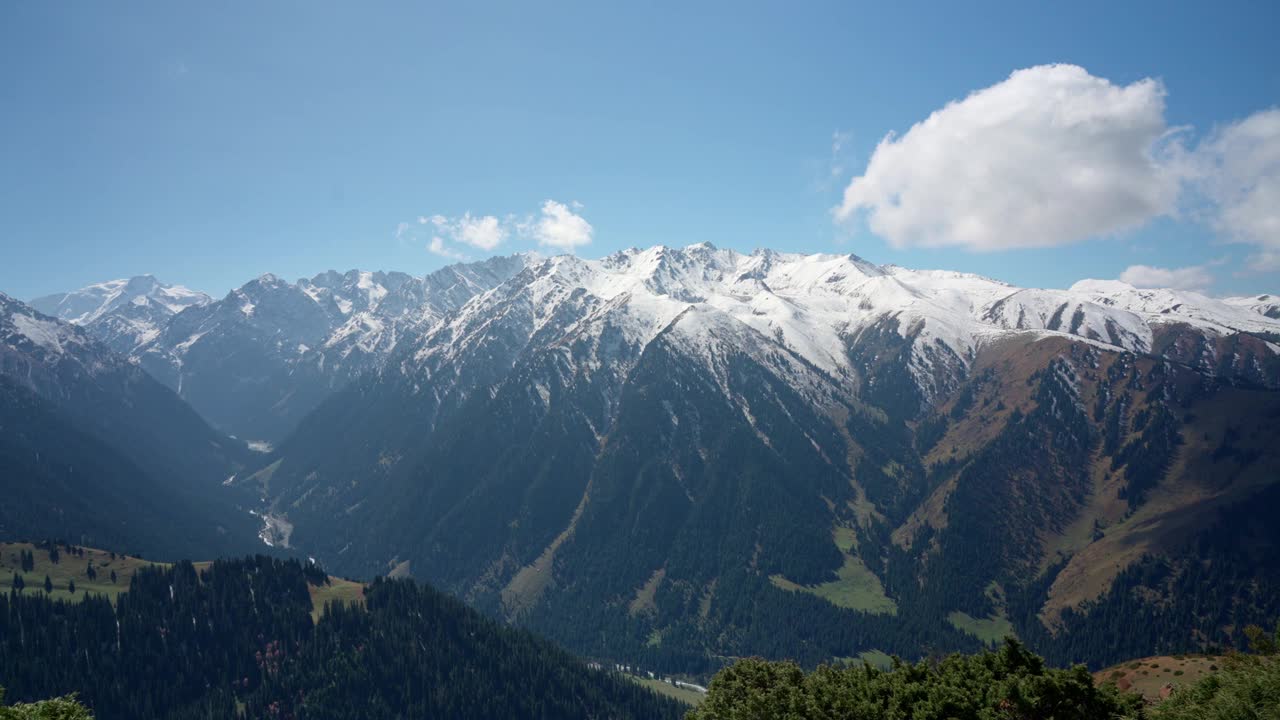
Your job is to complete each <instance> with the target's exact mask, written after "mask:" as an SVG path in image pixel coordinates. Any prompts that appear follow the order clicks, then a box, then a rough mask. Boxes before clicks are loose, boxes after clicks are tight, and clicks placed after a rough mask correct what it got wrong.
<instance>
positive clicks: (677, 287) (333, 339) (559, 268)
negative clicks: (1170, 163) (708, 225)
mask: <svg viewBox="0 0 1280 720" xmlns="http://www.w3.org/2000/svg"><path fill="white" fill-rule="evenodd" d="M40 302H41V303H43V304H44V305H45V306H47V307H50V308H51V309H55V310H56V311H57V312H58V313H60V315H61V316H62V317H64V318H66V319H69V320H71V321H73V322H76V323H79V324H83V325H85V326H86V327H87V328H89V329H90V331H91V332H93V334H94V335H95V336H96V337H98V338H99V339H101V340H103V341H104V342H107V343H108V344H110V345H111V346H112V347H113V348H114V349H117V350H122V351H125V352H127V353H128V354H129V355H130V356H132V357H133V358H135V359H136V360H138V361H139V362H140V363H141V364H142V365H143V366H144V367H145V368H146V369H147V370H148V371H149V372H151V373H152V374H153V375H154V376H156V377H157V378H159V379H160V380H161V381H162V382H164V383H166V384H168V385H169V386H170V387H172V388H174V389H175V390H177V391H178V392H179V393H180V394H181V395H182V396H183V397H184V398H186V399H188V400H189V401H190V402H191V403H192V404H193V405H194V406H195V407H196V408H197V409H198V410H200V412H202V413H203V414H204V415H205V416H206V417H207V418H209V419H210V420H211V421H212V422H214V423H215V424H217V425H218V426H219V427H222V428H223V429H225V430H227V431H228V432H231V433H233V434H236V435H238V436H242V437H249V438H254V439H268V440H278V439H280V438H282V437H283V436H284V435H285V434H286V433H287V432H288V431H289V430H291V429H292V428H293V427H294V425H295V424H296V422H297V421H298V420H299V419H300V418H301V417H302V416H303V415H305V413H306V412H307V411H309V410H310V409H311V408H313V407H315V405H316V404H318V403H319V402H320V401H321V400H323V399H324V398H325V397H327V396H328V395H329V394H330V393H331V392H333V391H334V390H335V389H337V388H340V387H342V386H343V385H345V384H346V383H347V382H349V381H350V380H351V379H352V378H354V377H356V376H358V375H360V374H362V373H366V372H370V371H373V370H375V369H378V368H380V367H381V366H382V365H383V364H384V363H386V362H387V361H388V358H391V357H392V355H393V350H394V349H395V348H397V346H401V345H404V346H406V347H408V346H413V347H414V348H415V350H414V351H413V353H412V357H409V358H406V357H401V356H397V357H396V358H395V359H394V360H392V362H393V363H395V364H396V365H397V367H398V368H399V369H400V370H401V371H403V372H413V371H414V369H415V368H417V367H419V366H420V367H421V369H422V372H423V373H425V374H426V376H428V377H435V375H436V374H437V373H445V374H448V373H449V372H454V371H456V372H457V373H459V378H462V377H463V376H466V375H467V374H468V373H472V372H479V371H475V370H473V369H468V368H465V367H455V368H454V370H452V371H451V370H448V369H446V368H445V367H444V366H443V365H441V363H445V364H448V363H449V358H452V357H463V356H465V355H466V354H467V353H468V352H471V349H472V348H473V347H476V346H479V345H486V346H489V345H494V344H495V343H500V344H501V347H497V346H495V347H493V348H492V350H493V351H494V352H496V353H498V354H499V355H501V354H502V353H508V354H509V357H507V361H508V362H514V357H515V355H513V354H510V353H517V352H532V351H533V350H532V349H526V348H525V346H526V345H527V344H530V343H532V345H530V348H537V347H540V346H539V345H538V343H541V342H563V341H566V340H567V339H568V338H569V337H573V338H578V339H579V340H581V341H586V340H589V339H590V338H592V337H595V336H599V335H600V334H602V333H606V332H608V333H610V337H615V336H616V339H617V340H619V341H620V342H622V344H623V345H624V346H625V348H626V349H623V347H622V346H612V345H609V346H607V347H605V348H604V350H606V351H607V352H609V353H612V355H610V356H606V357H593V358H591V359H590V360H588V361H586V362H588V364H589V365H591V366H592V367H597V368H599V367H604V368H605V371H606V372H611V373H614V374H625V372H626V369H627V367H628V366H629V364H630V363H633V362H634V359H635V355H636V354H637V353H639V352H640V351H642V350H643V348H644V347H646V346H647V344H648V343H650V342H651V341H652V340H653V338H654V337H656V335H657V334H658V333H660V332H662V331H663V330H664V329H665V328H667V327H668V326H669V325H670V324H671V323H672V322H673V321H674V320H675V319H676V318H677V317H679V316H681V315H682V313H685V312H686V311H689V312H690V313H691V314H690V315H689V317H688V318H684V319H683V320H682V321H681V325H683V326H687V325H688V324H689V323H691V322H693V321H694V318H698V317H703V318H708V319H714V322H713V324H715V323H722V322H727V321H732V323H734V324H735V326H741V327H742V328H747V329H750V330H752V331H754V332H756V333H760V334H762V335H764V336H765V337H766V338H768V340H769V342H770V343H771V346H772V347H774V349H777V350H782V351H785V352H787V353H789V354H792V355H794V356H795V357H796V358H798V359H800V360H801V361H803V362H804V363H807V364H808V365H811V366H812V367H813V368H815V369H817V370H818V371H820V372H822V373H823V374H824V375H825V376H827V377H829V378H831V379H834V380H837V381H839V382H840V383H841V384H842V386H843V387H845V388H853V387H856V386H857V384H858V383H862V382H870V383H871V384H872V385H875V384H876V383H879V386H880V387H885V386H886V383H888V382H889V381H888V380H885V379H884V378H883V377H881V376H882V375H883V373H882V372H881V370H883V371H885V372H890V373H892V374H895V375H896V374H898V373H904V372H905V373H906V375H905V376H904V377H903V378H902V380H903V382H904V383H905V385H903V389H905V390H906V391H907V392H908V394H909V395H910V396H911V397H909V398H904V400H903V402H904V403H907V404H914V406H916V407H917V409H918V408H922V407H927V406H928V405H929V404H930V403H931V402H934V401H935V400H936V398H937V397H939V396H941V395H945V394H946V393H947V392H949V391H950V390H952V389H954V388H955V387H956V385H957V383H959V382H960V381H961V379H962V378H963V377H964V375H965V372H966V367H967V365H968V364H969V363H970V362H971V361H972V359H973V357H974V356H975V353H977V352H978V351H979V350H980V349H981V348H982V347H983V346H984V345H986V344H989V343H991V342H996V341H999V340H1000V339H1002V338H1006V337H1010V336H1012V335H1018V334H1023V333H1031V334H1032V335H1037V336H1043V335H1046V334H1049V335H1052V334H1063V335H1071V336H1075V337H1079V338H1084V339H1086V340H1089V341H1091V342H1095V343H1101V344H1103V345H1106V346H1110V347H1115V348H1120V349H1124V350H1130V351H1134V352H1139V353H1153V352H1154V353H1157V354H1160V355H1164V356H1168V357H1170V358H1171V359H1175V360H1178V361H1180V362H1189V363H1193V364H1196V365H1198V366H1200V367H1201V368H1202V369H1205V370H1208V371H1211V372H1217V373H1225V374H1228V375H1239V376H1244V377H1250V378H1252V379H1253V380H1256V381H1261V382H1267V383H1275V382H1278V381H1280V378H1277V377H1275V376H1274V371H1269V370H1268V369H1267V366H1268V361H1269V358H1270V356H1271V355H1273V354H1274V353H1273V352H1272V350H1273V347H1272V346H1270V345H1267V344H1266V342H1267V341H1272V342H1274V341H1275V340H1276V338H1275V333H1276V319H1277V317H1276V316H1280V307H1277V305H1276V303H1275V298H1274V297H1272V296H1261V297H1258V298H1228V299H1224V300H1216V299H1213V298H1209V297H1206V296H1204V295H1200V294H1197V293H1190V292H1180V291H1172V290H1140V289H1137V288H1134V287H1131V286H1128V285H1125V284H1124V283H1119V282H1116V281H1095V280H1088V281H1082V282H1080V283H1077V284H1076V285H1075V286H1073V287H1072V288H1070V289H1068V290H1048V289H1028V288H1018V287H1014V286H1011V285H1008V284H1006V283H1003V282H1000V281H997V280H992V279H989V278H985V277H981V276H978V275H972V274H965V273H956V272H946V271H934V270H911V269H907V268H902V267H897V266H884V267H880V266H876V265H874V264H872V263H869V262H866V261H865V260H863V259H861V258H858V257H857V256H855V255H821V254H820V255H794V254H783V253H777V252H773V251H770V250H760V251H757V252H755V253H751V254H743V253H738V252H735V251H732V250H721V249H717V248H715V247H713V246H711V245H708V244H698V245H692V246H689V247H687V248H683V249H680V248H668V247H663V246H658V247H653V248H649V249H643V250H641V249H632V250H627V251H623V252H619V253H615V254H613V255H610V256H608V257H606V258H602V259H599V260H585V259H580V258H577V257H574V256H559V257H552V258H541V257H538V256H536V255H517V256H513V257H506V258H492V259H490V260H486V261H484V262H479V263H471V264H460V265H453V266H450V267H447V268H444V269H442V270H440V271H437V272H435V273H432V274H431V275H428V276H426V277H423V278H419V277H413V276H410V275H407V274H404V273H397V272H368V271H357V270H353V271H349V272H346V273H337V272H332V271H331V272H327V273H322V274H320V275H317V276H315V277H313V278H309V279H301V280H299V281H297V282H295V283H289V282H286V281H284V280H282V279H280V278H278V277H276V276H273V275H270V274H268V275H263V276H262V277H260V278H257V279H255V280H253V281H251V282H249V283H246V284H245V285H244V286H242V287H240V288H237V289H236V290H233V291H232V292H230V293H229V294H228V295H227V296H226V297H224V298H223V299H221V300H219V301H216V302H212V301H208V300H207V298H204V297H203V296H201V295H199V294H198V293H192V292H190V291H186V290H185V289H182V288H178V287H173V286H164V285H161V284H159V283H157V282H156V281H155V280H154V279H153V278H150V277H149V276H141V277H139V278H134V279H133V280H130V281H127V282H126V281H113V282H111V283H102V284H100V285H94V286H90V287H89V288H86V289H84V290H82V291H79V292H77V293H68V294H65V295H61V296H50V297H49V298H42V299H41V301H40ZM175 311H181V312H175ZM504 323H513V324H514V325H513V326H512V327H511V328H510V329H509V330H506V331H504V332H508V333H509V334H508V335H502V336H501V337H499V335H498V334H497V333H496V330H497V329H498V328H501V327H505V325H504ZM557 323H564V326H563V327H561V326H560V325H558V324H557ZM544 325H545V326H546V327H545V328H544ZM723 327H728V326H723ZM557 328H559V330H557ZM557 332H563V333H566V334H565V335H563V336H560V335H557V334H556V333H557ZM1188 333H1189V334H1188ZM593 334H594V335H593ZM1240 337H1243V338H1244V339H1243V341H1242V342H1243V345H1242V346H1240V347H1237V346H1238V345H1240V342H1239V341H1232V342H1231V343H1230V347H1227V346H1225V345H1223V344H1222V343H1223V342H1224V339H1225V338H1240ZM889 340H892V341H893V342H892V344H893V345H895V347H896V346H897V345H902V349H903V354H902V355H901V358H900V359H901V361H902V362H901V363H898V362H896V361H895V362H888V360H889V359H890V358H896V357H897V355H896V353H897V352H898V351H897V350H896V349H895V350H894V351H893V353H889V352H888V351H887V350H886V346H885V345H884V343H885V342H887V341H889ZM592 342H598V340H592ZM886 363H887V364H886ZM1269 372H1271V373H1272V374H1271V375H1268V373H1269ZM486 377H487V376H484V375H483V372H482V373H481V375H480V376H477V378H476V379H475V382H476V383H478V384H480V385H483V383H484V382H486V380H485V378H486ZM468 382H469V381H468ZM437 384H438V383H437ZM870 389H871V390H872V391H873V392H875V391H876V389H875V388H870ZM435 391H436V392H440V389H439V388H438V387H437V388H436V389H435Z"/></svg>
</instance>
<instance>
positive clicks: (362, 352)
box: [132, 257, 524, 441]
mask: <svg viewBox="0 0 1280 720" xmlns="http://www.w3.org/2000/svg"><path fill="white" fill-rule="evenodd" d="M523 263H524V260H523V259H522V258H518V257H517V258H495V259H493V260H490V261H486V262H482V263H475V264H472V265H459V266H451V267H447V268H444V269H441V270H439V271H437V272H435V273H432V274H431V275H428V276H426V277H425V278H422V277H413V276H410V275H407V274H405V273H398V272H369V271H361V270H352V271H349V272H346V273H336V272H327V273H321V274H319V275H316V276H315V277H313V278H309V279H308V278H304V279H301V280H298V281H297V282H294V283H290V282H287V281H285V280H283V279H281V278H279V277H276V276H275V275H271V274H266V275H263V276H261V277H258V278H256V279H254V280H252V281H250V282H248V283H246V284H244V285H243V286H241V287H239V288H236V289H235V290H232V291H231V292H229V293H228V294H227V295H226V296H225V297H224V298H222V299H221V300H218V301H215V302H210V303H207V304H203V305H199V306H195V307H192V308H189V309H187V310H186V311H184V312H181V313H179V314H177V315H175V316H173V317H172V318H170V320H169V321H168V322H167V323H166V324H164V325H163V326H162V327H161V328H160V331H159V332H158V333H157V334H156V335H155V336H154V337H152V338H150V339H149V340H147V341H146V342H143V343H142V344H141V345H139V346H138V347H136V348H134V349H133V351H132V356H133V357H134V358H135V359H136V360H137V361H138V362H139V363H141V365H142V366H143V367H144V368H146V369H147V371H148V372H150V373H151V374H152V375H154V376H155V377H156V378H158V379H159V380H160V381H161V382H163V383H165V384H166V385H169V386H170V387H171V388H173V389H174V390H176V391H177V392H178V393H179V395H181V396H182V397H183V398H184V399H186V400H187V401H188V402H190V403H191V404H192V405H193V406H194V407H195V408H196V409H197V410H198V411H199V412H200V413H201V414H203V415H204V416H205V417H206V418H207V419H208V420H209V421H210V422H212V423H214V424H215V425H216V426H218V427H220V428H222V429H223V430H225V431H227V432H229V433H232V434H234V435H236V436H237V437H242V438H246V439H252V440H267V441H274V440H278V439H280V438H281V437H283V436H284V435H285V434H286V433H287V432H289V431H290V430H292V429H293V427H294V425H295V424H296V422H297V421H298V420H299V419H300V418H301V417H302V416H303V415H305V414H306V413H307V412H308V411H310V410H311V409H312V408H314V407H315V405H316V404H318V403H319V402H320V401H321V400H323V399H324V398H325V397H328V395H329V394H330V393H332V392H333V391H334V390H335V389H337V388H339V387H342V386H343V385H344V384H345V383H347V382H348V381H350V380H351V379H352V378H353V377H355V376H357V375H358V374H359V373H361V372H363V371H365V370H368V369H370V368H372V367H374V366H375V365H376V364H377V363H378V362H379V361H380V360H381V359H382V358H383V357H384V356H385V355H386V353H387V352H389V351H390V349H391V348H392V347H394V346H395V344H396V342H397V341H398V340H399V338H400V337H401V336H402V335H403V334H404V333H406V332H411V331H412V330H413V329H414V328H418V327H421V326H424V325H430V324H431V323H432V322H433V321H435V320H437V319H438V318H440V317H441V316H442V315H443V314H444V313H447V312H449V311H451V310H453V309H455V308H456V307H457V306H458V305H460V304H461V303H462V302H464V301H465V300H467V299H469V298H470V297H472V296H473V295H474V294H475V293H477V292H481V291H483V290H486V289H488V288H490V287H493V286H494V285H497V284H498V283H500V282H502V281H503V280H505V279H507V278H508V277H510V275H511V274H513V273H515V272H516V271H517V270H518V269H519V268H520V267H523Z"/></svg>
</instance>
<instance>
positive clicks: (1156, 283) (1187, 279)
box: [1120, 265, 1213, 292]
mask: <svg viewBox="0 0 1280 720" xmlns="http://www.w3.org/2000/svg"><path fill="white" fill-rule="evenodd" d="M1120 280H1121V281H1123V282H1127V283H1129V284H1130V285H1132V286H1134V287H1138V288H1173V289H1175V290H1195V291H1197V292H1205V291H1206V290H1208V289H1209V286H1211V285H1213V274H1212V273H1210V272H1209V269H1208V268H1207V267H1205V266H1204V265H1192V266H1190V267H1181V268H1162V267H1152V266H1150V265H1130V266H1129V267H1127V268H1125V270H1124V272H1122V273H1120Z"/></svg>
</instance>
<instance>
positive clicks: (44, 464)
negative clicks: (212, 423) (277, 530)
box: [0, 294, 257, 557]
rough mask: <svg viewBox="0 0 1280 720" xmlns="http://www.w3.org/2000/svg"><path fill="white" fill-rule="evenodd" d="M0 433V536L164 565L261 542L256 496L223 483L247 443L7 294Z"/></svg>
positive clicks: (80, 331)
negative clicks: (100, 546) (93, 545)
mask: <svg viewBox="0 0 1280 720" xmlns="http://www.w3.org/2000/svg"><path fill="white" fill-rule="evenodd" d="M0 425H2V426H3V432H0V478H2V481H0V496H3V497H4V498H5V502H3V503H0V535H3V536H5V537H8V538H24V537H25V538H44V537H61V538H66V539H70V540H77V541H78V540H81V539H83V540H85V541H89V540H100V541H110V542H111V543H112V544H113V545H115V546H117V547H120V548H121V549H126V548H127V549H129V550H131V551H138V552H141V551H146V552H148V553H151V554H153V555H155V556H158V557H172V556H173V555H174V554H177V553H189V552H193V551H200V552H202V553H213V552H234V551H243V550H246V549H250V548H252V547H254V546H255V535H256V525H257V523H256V521H255V520H254V518H252V517H251V516H250V515H249V514H248V512H247V510H248V505H247V502H248V501H250V500H252V496H251V495H248V494H245V493H242V492H238V491H236V490H235V489H234V488H229V487H225V486H224V485H223V483H224V482H225V481H226V480H227V479H229V478H230V477H231V476H232V475H234V474H235V473H236V472H237V471H238V470H239V469H241V468H242V467H243V465H244V463H245V462H247V461H248V459H249V455H250V453H249V451H248V450H247V448H245V446H244V445H243V443H237V442H235V441H233V440H230V439H229V438H226V437H225V436H223V435H221V434H219V433H218V432H216V431H214V430H213V429H212V428H210V427H209V426H208V425H207V424H206V423H205V422H204V421H203V420H201V419H200V417H199V416H198V415H197V414H196V413H195V412H194V411H193V410H192V409H191V408H190V407H189V406H187V404H186V403H184V402H183V401H182V400H181V399H180V398H178V397H177V396H176V395H175V394H174V393H173V392H172V391H170V390H169V389H168V388H165V387H164V386H162V385H160V384H159V383H157V382H156V381H155V380H154V379H152V378H151V377H150V376H148V375H147V374H146V373H145V372H144V371H143V370H142V369H141V368H139V367H138V366H137V365H135V364H133V363H131V362H129V361H128V360H127V359H125V358H124V357H122V356H121V355H119V354H117V353H115V352H112V351H111V350H110V349H109V348H107V347H106V346H105V345H103V344H102V343H100V342H98V341H97V340H94V339H93V338H92V337H90V335H89V332H88V331H87V330H86V329H84V328H81V327H78V326H75V325H71V324H68V323H63V322H61V321H59V320H56V319H54V318H52V317H49V316H46V315H42V314H40V313H39V312H37V311H35V310H33V309H32V308H30V307H29V306H27V305H24V304H23V303H20V302H18V301H16V300H13V299H12V298H9V297H8V296H5V295H3V294H0ZM237 501H240V502H245V503H246V505H245V507H244V508H243V509H242V508H240V507H237Z"/></svg>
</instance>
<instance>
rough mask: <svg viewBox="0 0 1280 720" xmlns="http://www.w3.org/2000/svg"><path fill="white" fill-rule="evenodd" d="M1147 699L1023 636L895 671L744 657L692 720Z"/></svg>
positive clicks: (1101, 710)
mask: <svg viewBox="0 0 1280 720" xmlns="http://www.w3.org/2000/svg"><path fill="white" fill-rule="evenodd" d="M1141 712H1142V699H1141V698H1140V697H1138V696H1136V695H1127V694H1122V693H1120V692H1119V691H1118V690H1116V689H1114V688H1112V687H1097V686H1095V685H1094V682H1093V678H1092V677H1091V676H1090V675H1089V672H1088V671H1087V670H1086V669H1085V668H1084V667H1083V666H1081V667H1075V668H1072V669H1070V670H1061V669H1055V668H1049V667H1046V666H1045V663H1044V660H1042V659H1041V658H1040V657H1039V656H1037V655H1035V654H1034V653H1032V652H1030V651H1029V650H1027V649H1026V648H1024V647H1023V646H1022V645H1021V644H1020V643H1018V642H1017V641H1016V640H1012V639H1010V640H1007V641H1005V644H1004V646H1003V647H1001V648H1000V649H999V650H995V651H985V652H981V653H978V654H974V655H952V656H950V657H947V658H945V659H943V660H941V661H922V662H919V663H916V664H905V663H903V662H901V661H899V660H896V659H895V661H894V664H893V667H892V668H891V669H889V670H878V669H876V668H874V667H871V666H870V665H863V666H850V667H831V666H825V665H824V666H822V667H819V668H818V669H817V670H815V671H814V672H812V673H808V674H806V673H804V672H803V671H802V670H801V669H800V667H799V666H797V665H795V664H793V663H790V662H767V661H764V660H759V659H748V660H741V661H739V662H738V663H737V664H735V665H733V666H731V667H729V668H726V669H725V670H722V671H721V672H720V673H719V674H718V675H716V677H715V679H714V680H712V682H711V687H710V689H709V692H708V694H707V699H706V701H705V702H703V704H702V705H701V706H700V707H698V708H697V709H696V710H694V711H692V712H690V713H689V715H688V720H728V719H729V718H733V720H754V719H757V718H758V719H759V720H766V719H767V720H828V719H829V720H837V719H839V720H908V719H910V720H935V719H936V720H952V719H954V720H994V719H996V718H1044V719H1046V720H1049V719H1052V720H1107V719H1108V718H1112V719H1115V720H1120V719H1121V718H1132V717H1141Z"/></svg>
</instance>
